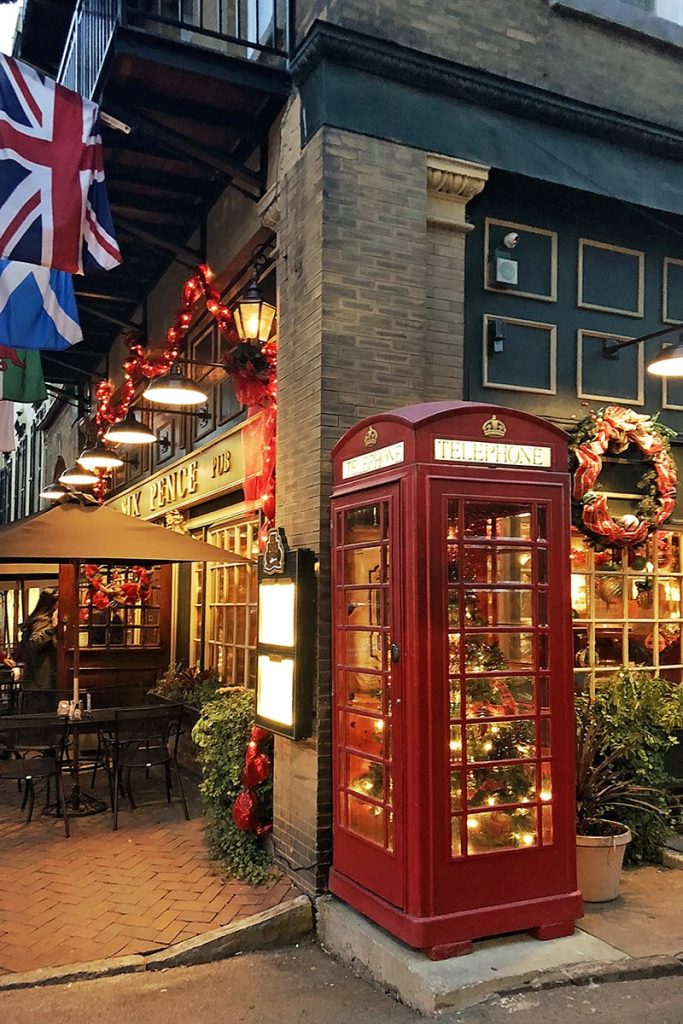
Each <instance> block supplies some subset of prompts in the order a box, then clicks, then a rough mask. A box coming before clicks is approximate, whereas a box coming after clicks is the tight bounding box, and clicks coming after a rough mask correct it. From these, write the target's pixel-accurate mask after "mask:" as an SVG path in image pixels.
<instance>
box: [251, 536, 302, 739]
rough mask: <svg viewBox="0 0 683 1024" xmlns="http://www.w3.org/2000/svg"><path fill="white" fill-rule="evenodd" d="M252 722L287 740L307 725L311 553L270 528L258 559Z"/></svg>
mask: <svg viewBox="0 0 683 1024" xmlns="http://www.w3.org/2000/svg"><path fill="white" fill-rule="evenodd" d="M258 580H259V604H258V642H257V651H256V660H257V682H256V722H257V724H258V725H262V726H263V727H264V728H265V729H270V731H271V732H274V733H277V734H278V735H280V736H288V737H289V739H292V740H302V739H306V737H308V736H310V735H311V731H312V725H313V701H312V692H313V687H312V682H313V634H314V616H313V612H314V600H315V596H314V595H315V568H314V554H313V552H312V551H309V550H308V549H306V548H298V549H295V550H293V551H290V550H289V549H288V547H287V541H286V539H285V536H284V531H282V530H271V531H270V533H269V534H268V541H267V544H266V548H265V552H264V554H263V556H262V557H261V558H260V559H259V572H258Z"/></svg>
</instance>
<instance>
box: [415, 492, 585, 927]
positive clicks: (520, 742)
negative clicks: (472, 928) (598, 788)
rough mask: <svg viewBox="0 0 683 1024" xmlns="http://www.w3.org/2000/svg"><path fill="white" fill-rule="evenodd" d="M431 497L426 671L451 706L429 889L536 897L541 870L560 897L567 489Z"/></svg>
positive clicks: (482, 896)
mask: <svg viewBox="0 0 683 1024" xmlns="http://www.w3.org/2000/svg"><path fill="white" fill-rule="evenodd" d="M430 498H431V500H430V506H431V509H432V522H431V524H430V547H431V551H430V556H429V564H430V615H431V618H432V623H433V627H434V630H433V638H434V649H433V654H432V656H433V678H434V679H435V680H439V679H442V680H443V685H444V688H445V690H446V693H445V694H444V697H445V699H444V701H443V703H442V707H444V708H447V709H448V712H447V716H446V718H445V719H444V722H443V726H442V728H441V744H440V748H441V750H442V754H441V756H440V755H439V744H438V743H436V742H435V751H434V766H435V769H436V771H435V775H436V777H437V778H439V779H440V780H441V782H442V785H444V790H443V792H442V794H441V799H442V800H443V806H444V807H445V808H448V810H447V812H446V813H445V814H444V816H443V825H444V826H445V829H444V832H443V833H442V835H441V837H440V838H439V834H438V832H439V831H440V830H439V829H437V830H435V846H436V849H435V854H436V856H435V870H436V873H437V877H436V878H435V883H436V888H437V891H438V892H440V893H442V894H450V895H448V896H446V898H445V902H444V897H443V896H442V904H441V910H442V912H446V913H449V912H454V911H457V912H458V913H463V912H464V913H467V911H468V910H472V911H475V912H476V909H477V908H479V907H482V906H487V905H488V906H491V905H493V906H495V905H496V903H497V902H498V898H497V897H499V899H500V903H505V902H506V899H508V898H509V894H511V893H514V894H515V899H516V900H517V901H524V900H525V899H527V900H532V899H533V898H534V895H535V893H536V892H537V888H538V879H539V878H540V877H544V878H546V879H553V878H556V879H557V885H558V895H559V894H560V893H561V892H562V891H563V890H562V884H563V879H564V878H565V876H566V871H567V843H566V841H565V842H558V841H557V839H558V835H563V834H564V833H565V832H567V831H568V832H570V833H571V830H572V824H573V806H570V805H569V803H568V800H567V793H568V787H567V786H566V785H564V784H563V785H559V781H560V780H559V779H558V778H557V776H558V773H560V772H562V771H563V766H564V765H566V764H567V763H571V757H570V756H568V755H569V754H570V751H568V750H567V749H566V745H567V742H568V740H567V737H568V735H570V733H568V731H567V729H566V728H564V724H565V723H566V721H567V719H568V717H569V718H571V714H572V707H571V693H570V692H569V691H568V688H567V687H566V686H565V685H563V678H564V675H565V674H566V672H565V669H564V668H563V665H564V666H566V664H567V660H566V659H567V652H566V650H563V645H562V643H561V642H560V643H558V642H557V638H558V637H562V636H563V635H566V634H567V630H566V629H565V618H566V614H567V600H568V598H567V594H568V588H569V580H568V578H565V576H566V573H567V571H568V570H567V569H566V566H568V564H569V563H568V552H567V551H565V541H566V538H567V535H568V529H567V523H566V516H567V508H566V502H565V500H564V496H563V492H562V489H561V488H560V487H558V486H553V485H552V484H548V485H547V486H545V485H543V484H542V483H541V484H534V485H531V484H518V485H517V486H516V487H515V488H514V490H511V489H510V488H509V487H508V488H507V491H506V493H505V495H503V494H501V493H500V489H499V487H498V486H497V485H496V483H495V482H492V481H489V482H485V483H482V482H477V483H476V484H474V483H473V482H468V481H463V480H457V481H452V482H450V481H449V482H446V481H434V480H432V481H431V482H430ZM551 566H552V571H551ZM551 579H552V587H551V586H550V580H551ZM551 636H552V637H553V643H550V637H551ZM560 725H562V728H560V727H559V726H560ZM554 726H558V728H554ZM440 760H441V764H439V761H440ZM554 781H557V783H558V784H557V785H556V786H553V782H554ZM439 846H440V847H441V852H440V853H439V849H438V848H439ZM503 854H504V856H501V855H503ZM483 933H484V934H486V932H485V931H484V932H483Z"/></svg>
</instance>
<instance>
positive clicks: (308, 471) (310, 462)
mask: <svg viewBox="0 0 683 1024" xmlns="http://www.w3.org/2000/svg"><path fill="white" fill-rule="evenodd" d="M426 168H427V157H426V154H425V153H423V152H420V151H417V150H412V149H410V148H408V147H404V146H398V145H395V144H393V143H390V142H386V141H382V140H377V139H372V138H368V137H365V136H360V135H353V134H350V133H344V132H340V131H337V130H330V129H324V130H322V131H321V132H319V133H318V134H317V135H316V136H315V137H314V139H313V140H312V141H311V142H310V143H309V144H308V146H307V147H306V149H305V150H304V151H303V153H302V154H300V156H299V159H298V161H296V162H295V164H294V166H293V167H292V168H291V169H290V170H289V172H288V173H285V174H284V175H283V178H282V180H281V183H280V188H281V207H282V212H281V222H280V227H279V231H278V244H279V247H280V261H279V269H278V276H279V289H280V321H279V323H280V327H279V346H280V347H279V381H280V383H279V398H278V417H279V418H278V461H277V474H278V494H277V508H278V513H277V515H278V524H279V525H281V526H284V527H285V529H286V532H287V536H288V539H289V542H290V544H292V545H293V546H295V545H305V546H308V547H311V548H313V549H314V550H315V552H316V553H317V555H318V557H319V562H320V569H319V577H318V578H319V593H318V609H317V627H318V628H317V641H318V649H317V678H316V714H317V720H316V734H315V737H314V739H313V740H311V741H307V742H304V743H298V744H294V743H291V742H289V741H288V740H284V739H283V740H278V742H277V747H276V768H275V815H276V818H275V831H274V836H275V843H276V848H277V849H278V851H279V852H280V853H282V854H284V855H285V857H287V858H288V859H289V860H290V861H291V862H292V863H293V864H294V865H295V866H296V867H297V868H300V867H301V866H309V865H313V864H316V865H317V867H316V868H315V869H312V870H303V871H299V872H298V873H297V879H298V881H299V883H300V884H303V886H304V888H307V889H309V890H310V891H313V890H315V889H319V888H320V887H321V886H322V885H323V884H324V878H325V868H326V864H327V859H328V854H329V849H330V843H331V837H330V827H331V813H330V800H331V748H330V691H331V673H330V667H331V666H330V583H329V581H330V567H329V528H330V521H329V497H330V491H331V482H332V467H331V451H332V448H333V446H334V445H335V443H336V442H337V440H338V439H339V437H340V436H341V435H342V434H343V433H344V431H345V430H346V429H348V428H349V427H351V426H352V425H353V424H354V423H355V422H357V420H359V419H361V418H362V417H364V416H366V415H369V414H371V413H372V412H373V411H377V412H380V411H385V410H387V409H391V408H393V407H397V406H401V405H408V404H411V403H414V402H421V401H427V400H431V399H441V398H451V399H458V398H461V397H462V287H463V258H464V235H458V236H457V238H456V236H455V235H451V234H450V233H449V232H448V231H446V230H441V229H438V228H434V227H432V226H429V227H428V224H427V185H426V181H427V170H426Z"/></svg>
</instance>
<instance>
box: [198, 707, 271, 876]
mask: <svg viewBox="0 0 683 1024" xmlns="http://www.w3.org/2000/svg"><path fill="white" fill-rule="evenodd" d="M254 711H255V697H254V694H253V692H252V691H251V690H246V689H243V688H242V687H234V688H230V689H227V690H225V691H224V692H223V693H222V694H221V695H220V696H219V697H218V698H217V699H216V700H212V701H209V702H207V703H206V704H204V706H203V707H202V710H201V717H200V719H199V721H198V722H197V724H196V725H195V727H194V729H193V730H192V739H193V740H194V742H195V743H196V744H197V746H198V748H199V752H198V757H199V763H200V764H201V767H202V775H203V781H202V783H201V785H200V787H199V791H200V793H201V797H202V803H203V805H204V813H205V815H206V822H207V830H206V834H207V841H208V844H209V850H210V852H211V854H212V856H214V857H215V858H216V859H217V860H220V861H221V862H222V864H223V865H224V867H225V869H226V871H227V872H228V874H229V875H230V876H231V877H232V878H236V879H239V880H240V881H243V882H249V883H250V884H251V885H258V884H259V883H261V882H263V881H265V880H266V879H267V878H268V876H269V874H270V855H269V852H268V850H267V849H266V847H265V845H264V843H263V841H262V840H261V839H259V838H257V836H256V835H254V833H253V832H242V831H241V830H240V829H238V828H237V827H236V826H235V825H234V824H233V820H232V808H233V804H234V803H235V800H236V798H237V796H238V795H239V794H240V792H241V791H242V780H241V776H242V769H243V768H244V756H245V753H246V749H247V743H248V741H249V738H250V732H251V727H252V725H253V720H254ZM272 742H273V741H272V737H271V738H270V741H266V742H265V743H262V744H261V749H262V750H263V751H264V752H265V753H267V754H268V755H269V756H270V757H272V753H273V752H272ZM255 793H256V796H257V797H258V800H259V805H260V813H261V822H262V823H266V822H270V821H272V816H273V779H272V775H271V777H270V778H269V779H266V781H265V782H262V783H260V784H259V785H258V786H257V787H256V790H255Z"/></svg>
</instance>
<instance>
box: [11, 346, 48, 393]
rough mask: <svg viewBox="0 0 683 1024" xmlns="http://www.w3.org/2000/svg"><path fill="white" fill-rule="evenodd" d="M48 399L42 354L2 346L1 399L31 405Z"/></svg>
mask: <svg viewBox="0 0 683 1024" xmlns="http://www.w3.org/2000/svg"><path fill="white" fill-rule="evenodd" d="M46 398H47V390H46V388H45V381H44V379H43V367H42V365H41V362H40V352H38V351H37V350H36V349H24V348H9V347H8V346H7V345H0V399H4V400H5V401H9V402H25V403H30V402H44V401H45V399H46Z"/></svg>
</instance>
